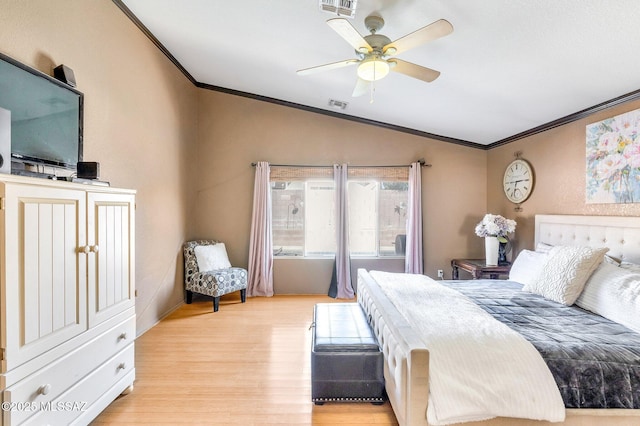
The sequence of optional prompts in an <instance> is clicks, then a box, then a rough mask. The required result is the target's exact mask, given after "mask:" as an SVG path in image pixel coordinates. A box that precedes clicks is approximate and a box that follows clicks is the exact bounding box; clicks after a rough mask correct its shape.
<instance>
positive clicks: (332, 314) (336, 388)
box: [311, 303, 385, 405]
mask: <svg viewBox="0 0 640 426" xmlns="http://www.w3.org/2000/svg"><path fill="white" fill-rule="evenodd" d="M312 327H313V333H312V343H311V400H312V401H313V402H314V403H315V404H316V405H322V404H324V403H325V402H332V401H333V402H371V403H373V404H382V403H383V402H384V401H385V388H384V372H383V363H384V358H383V355H382V352H381V351H380V347H379V346H378V341H377V340H376V338H375V336H374V335H373V332H372V330H371V327H370V325H369V322H368V321H367V318H366V317H365V314H364V312H363V310H362V308H361V307H360V305H359V304H358V303H318V304H316V305H315V307H314V310H313V325H312Z"/></svg>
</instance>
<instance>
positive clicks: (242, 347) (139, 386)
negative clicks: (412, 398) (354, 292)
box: [92, 293, 398, 426]
mask: <svg viewBox="0 0 640 426" xmlns="http://www.w3.org/2000/svg"><path fill="white" fill-rule="evenodd" d="M335 301H336V300H335V299H331V298H329V297H326V296H274V297H270V298H263V297H255V298H247V302H246V303H244V304H242V303H240V297H239V293H238V294H234V295H229V296H226V297H223V298H222V299H221V301H220V310H219V311H218V312H216V313H213V312H212V309H213V308H212V301H211V299H205V298H202V299H201V298H195V297H194V301H193V304H191V305H184V306H182V307H181V308H179V309H178V310H177V311H175V312H174V313H173V314H171V315H170V316H169V317H167V318H166V319H164V320H163V321H161V322H160V323H159V324H158V325H156V326H155V327H153V328H152V329H151V330H149V331H147V332H146V333H145V334H144V335H142V336H141V337H140V338H138V340H137V341H136V382H135V386H134V390H133V392H132V393H131V394H129V395H126V396H121V397H120V398H118V399H117V400H116V401H114V402H113V403H112V404H111V405H110V406H109V407H108V408H107V409H106V410H105V411H104V412H103V413H102V414H101V415H100V416H99V417H98V418H97V419H96V420H95V421H94V422H93V423H92V425H96V426H97V425H116V424H117V425H127V424H129V425H131V424H153V425H160V424H171V425H178V424H180V425H191V424H200V425H217V424H219V425H234V424H237V425H239V424H241V425H269V424H280V425H284V424H287V425H332V426H333V425H397V424H398V423H397V421H396V419H395V417H394V415H393V411H392V409H391V406H390V405H389V402H386V403H385V404H383V405H380V406H375V405H372V404H369V403H327V404H325V405H322V406H316V405H314V404H313V403H312V402H311V370H310V356H311V355H310V345H311V331H309V326H310V324H311V320H312V316H313V305H314V304H315V303H324V302H335Z"/></svg>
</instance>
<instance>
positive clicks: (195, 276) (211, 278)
mask: <svg viewBox="0 0 640 426" xmlns="http://www.w3.org/2000/svg"><path fill="white" fill-rule="evenodd" d="M198 260H200V262H198ZM198 263H200V265H199V264H198ZM184 284H185V290H186V292H187V297H186V302H187V304H190V303H191V301H192V297H193V293H198V294H204V295H207V296H211V297H213V312H218V307H219V304H220V296H222V295H224V294H228V293H233V292H234V291H240V300H241V301H242V303H244V302H245V301H246V300H247V270H246V269H243V268H235V267H233V266H231V264H230V263H229V259H228V257H227V252H226V248H225V246H224V243H221V242H219V241H214V240H195V241H187V242H186V243H185V244H184Z"/></svg>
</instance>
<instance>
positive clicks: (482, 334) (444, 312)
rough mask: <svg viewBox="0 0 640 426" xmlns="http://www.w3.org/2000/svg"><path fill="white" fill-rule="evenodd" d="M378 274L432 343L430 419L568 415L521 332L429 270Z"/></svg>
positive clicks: (442, 421)
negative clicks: (431, 275) (442, 282)
mask: <svg viewBox="0 0 640 426" xmlns="http://www.w3.org/2000/svg"><path fill="white" fill-rule="evenodd" d="M371 276H372V277H374V279H375V280H376V281H377V282H378V284H380V287H381V288H382V289H383V290H384V292H385V293H386V295H387V296H388V297H389V299H390V300H391V301H392V302H393V304H394V305H395V306H396V308H397V309H398V311H400V313H401V314H402V315H403V316H404V317H405V319H406V320H407V321H408V322H409V323H410V324H411V325H412V326H414V327H415V328H416V330H417V331H418V333H419V334H420V335H421V336H422V339H423V340H424V343H425V344H426V347H427V349H429V404H428V409H427V420H428V421H429V424H433V425H446V424H451V423H459V422H465V421H477V420H485V419H490V418H493V417H497V416H502V417H518V418H528V419H536V420H548V421H552V422H556V421H563V420H564V416H565V409H564V403H563V401H562V397H561V396H560V391H559V390H558V388H557V386H556V383H555V381H554V379H553V376H552V375H551V372H550V371H549V369H548V368H547V365H546V364H545V362H544V360H543V359H542V357H541V356H540V354H539V353H538V351H537V350H536V349H535V348H534V347H533V345H531V343H529V342H528V341H526V340H525V339H524V338H523V337H522V336H521V335H520V334H518V333H517V332H515V331H513V330H512V329H510V328H509V327H508V326H506V325H504V324H502V323H501V322H499V321H498V320H496V319H494V318H493V317H492V316H491V315H490V314H488V313H486V312H485V311H484V310H482V308H480V307H479V306H477V305H476V304H475V303H473V302H472V301H471V300H470V299H468V298H467V297H466V296H464V295H462V294H461V293H459V292H457V291H455V290H453V289H450V288H446V287H444V286H442V285H440V284H438V283H437V282H436V281H434V280H432V279H431V278H429V277H426V276H424V275H411V274H395V273H387V272H378V271H371Z"/></svg>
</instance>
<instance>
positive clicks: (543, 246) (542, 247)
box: [536, 243, 553, 253]
mask: <svg viewBox="0 0 640 426" xmlns="http://www.w3.org/2000/svg"><path fill="white" fill-rule="evenodd" d="M552 248H553V246H552V245H551V244H547V243H538V244H536V251H537V252H538V253H549V251H550V250H551V249H552Z"/></svg>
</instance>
